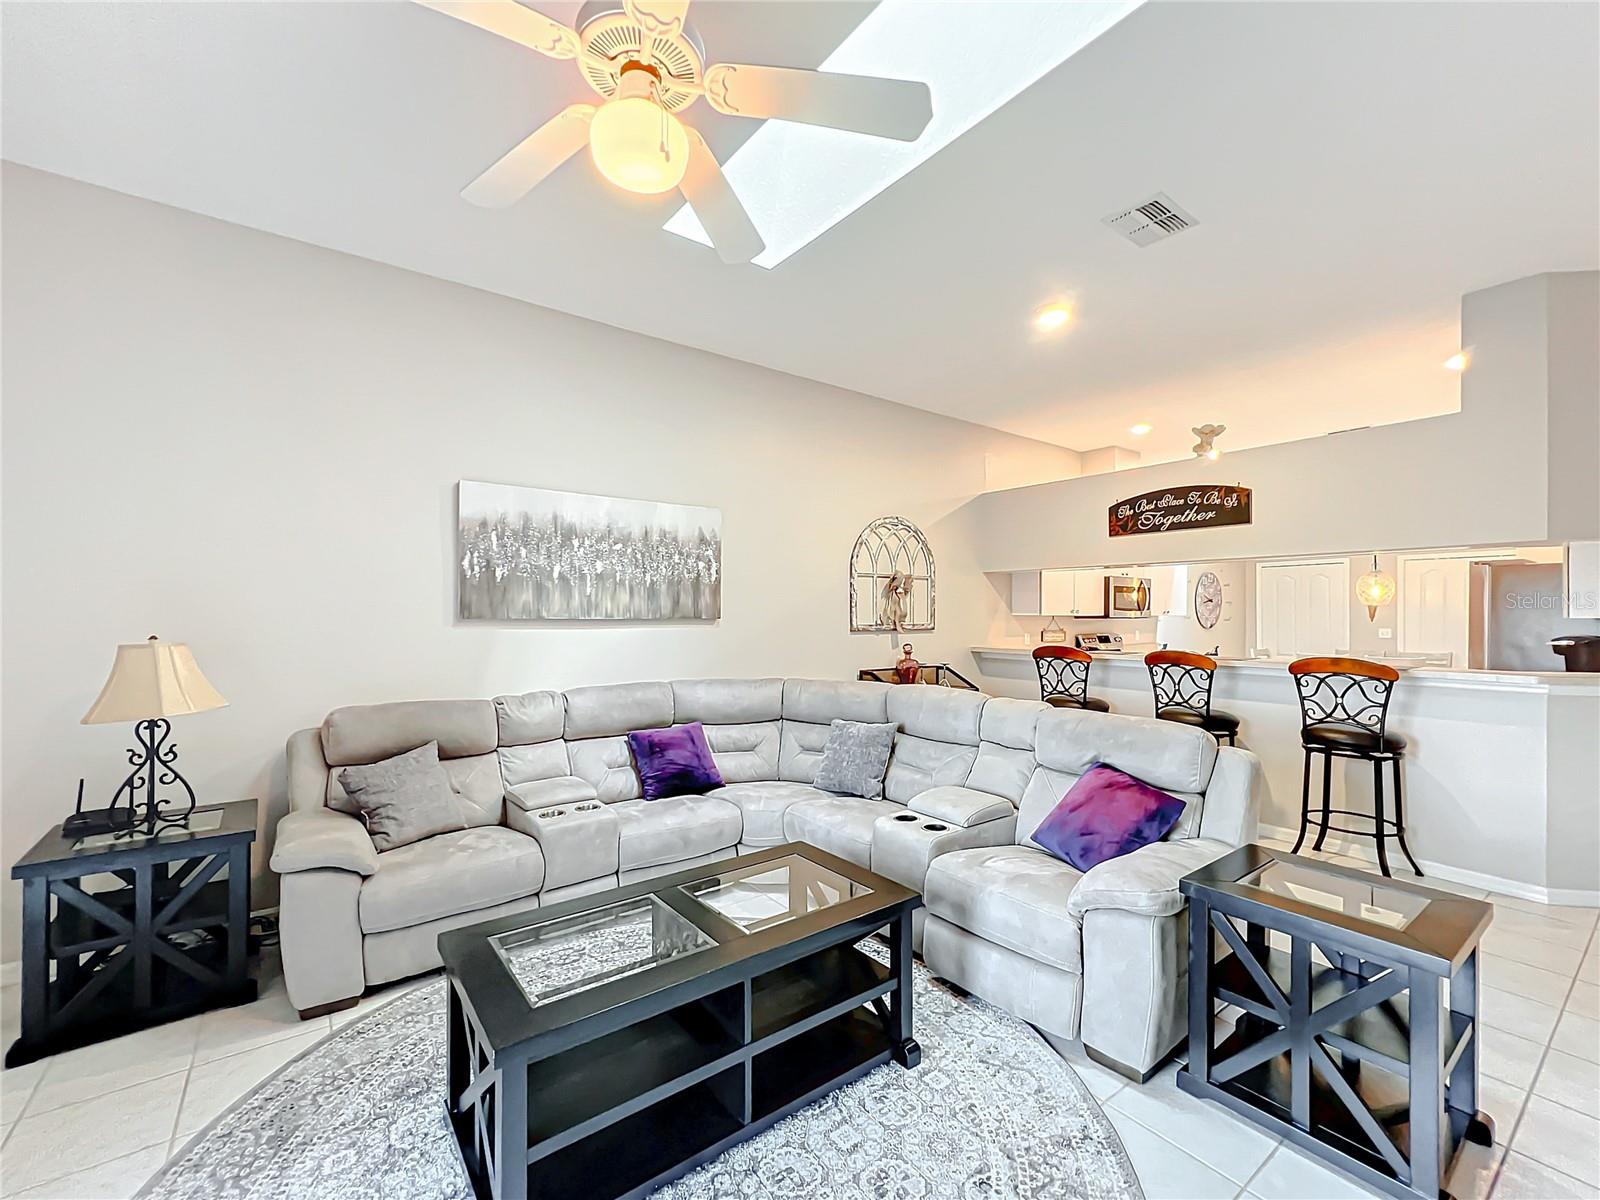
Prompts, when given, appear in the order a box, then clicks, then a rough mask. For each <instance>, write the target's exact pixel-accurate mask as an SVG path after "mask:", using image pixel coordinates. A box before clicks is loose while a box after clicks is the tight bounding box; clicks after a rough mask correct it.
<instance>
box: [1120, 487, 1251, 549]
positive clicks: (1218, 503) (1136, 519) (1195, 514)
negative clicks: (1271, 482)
mask: <svg viewBox="0 0 1600 1200" xmlns="http://www.w3.org/2000/svg"><path fill="white" fill-rule="evenodd" d="M1110 517H1111V536H1112V537H1127V536H1128V535H1129V534H1133V533H1170V532H1171V531H1173V530H1175V529H1215V528H1218V527H1220V526H1223V525H1248V524H1250V489H1249V488H1246V487H1228V486H1226V485H1224V484H1217V485H1214V486H1203V487H1179V488H1162V489H1161V490H1160V491H1158V492H1146V493H1145V494H1144V495H1142V496H1133V497H1131V498H1129V499H1127V500H1119V501H1117V503H1115V504H1113V505H1112V506H1111V509H1110Z"/></svg>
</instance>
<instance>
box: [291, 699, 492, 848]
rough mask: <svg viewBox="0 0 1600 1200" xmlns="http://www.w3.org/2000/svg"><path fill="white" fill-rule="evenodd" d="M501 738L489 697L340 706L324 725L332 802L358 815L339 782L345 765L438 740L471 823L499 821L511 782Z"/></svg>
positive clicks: (442, 762)
mask: <svg viewBox="0 0 1600 1200" xmlns="http://www.w3.org/2000/svg"><path fill="white" fill-rule="evenodd" d="M495 739H496V724H495V710H494V705H493V704H491V703H490V702H489V701H487V700H405V701H399V702H397V703H393V704H358V705H351V706H349V707H346V708H336V709H334V710H333V711H332V712H331V713H329V714H328V716H327V718H326V719H325V720H324V721H323V722H322V730H321V741H322V757H323V760H324V761H325V762H326V763H327V765H328V767H329V770H328V772H327V796H326V801H327V805H328V807H329V808H333V809H337V810H338V811H340V812H347V813H350V814H352V815H354V814H355V813H356V811H357V809H356V806H355V804H354V803H353V802H352V801H351V799H350V797H349V796H347V795H346V794H345V790H344V787H343V785H341V784H340V782H339V769H340V768H341V767H351V766H366V765H369V764H371V763H376V762H383V761H384V760H385V759H390V758H394V757H395V756H396V755H399V754H405V753H407V752H409V751H411V750H415V749H417V748H418V747H421V746H426V745H427V744H428V743H429V742H437V743H438V746H439V763H440V766H442V767H443V768H444V773H445V775H446V776H448V777H449V780H450V786H451V787H452V788H454V789H455V791H456V794H457V795H458V796H460V797H461V799H462V800H463V801H464V802H465V803H464V805H463V811H464V812H465V814H466V823H467V825H468V826H471V827H476V826H480V825H498V824H499V823H500V816H501V811H502V807H503V803H504V798H505V782H504V780H503V779H502V778H501V775H500V760H499V758H498V756H497V755H496V753H495Z"/></svg>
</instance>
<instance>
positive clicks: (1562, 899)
mask: <svg viewBox="0 0 1600 1200" xmlns="http://www.w3.org/2000/svg"><path fill="white" fill-rule="evenodd" d="M1299 832H1300V830H1299V828H1298V827H1296V828H1294V829H1287V828H1285V827H1283V826H1281V825H1267V824H1263V825H1262V826H1261V834H1262V836H1263V837H1271V838H1275V839H1277V840H1279V841H1287V842H1291V843H1292V842H1293V841H1294V839H1295V838H1296V836H1298V834H1299ZM1314 836H1315V833H1314V832H1312V833H1308V834H1306V841H1307V843H1309V842H1310V841H1311V840H1312V838H1313V837H1314ZM1322 848H1323V849H1324V850H1331V851H1333V853H1335V854H1345V855H1348V856H1349V857H1351V858H1359V859H1360V860H1361V861H1362V862H1367V863H1371V864H1372V865H1373V866H1377V865H1378V853H1377V850H1376V849H1375V848H1374V847H1373V844H1372V841H1371V839H1370V838H1350V837H1346V836H1344V835H1343V834H1329V835H1328V837H1327V838H1325V839H1324V840H1323V843H1322ZM1396 863H1399V864H1401V865H1404V863H1405V856H1404V855H1403V854H1401V853H1400V850H1399V848H1398V847H1396V848H1395V849H1394V850H1392V851H1391V852H1390V854H1389V865H1390V866H1391V867H1393V866H1395V864H1396ZM1417 865H1418V866H1420V867H1421V868H1422V870H1423V872H1424V873H1425V874H1427V875H1433V876H1437V877H1438V878H1439V879H1446V880H1449V881H1450V882H1451V883H1461V884H1465V885H1466V886H1467V887H1475V888H1482V889H1483V890H1484V891H1486V892H1499V893H1500V894H1501V895H1502V896H1516V897H1517V898H1518V899H1521V900H1533V901H1535V902H1537V903H1539V904H1562V905H1567V906H1569V907H1572V908H1600V891H1586V890H1583V889H1581V888H1547V887H1543V886H1541V885H1540V884H1537V883H1524V882H1522V881H1521V880H1520V879H1507V878H1505V877H1504V876H1502V875H1485V874H1483V873H1482V872H1480V871H1468V870H1466V869H1464V868H1462V867H1452V866H1451V865H1450V864H1449V863H1441V862H1433V861H1431V860H1429V859H1426V858H1419V859H1417ZM1422 882H1423V883H1427V880H1426V879H1424V880H1423V881H1422Z"/></svg>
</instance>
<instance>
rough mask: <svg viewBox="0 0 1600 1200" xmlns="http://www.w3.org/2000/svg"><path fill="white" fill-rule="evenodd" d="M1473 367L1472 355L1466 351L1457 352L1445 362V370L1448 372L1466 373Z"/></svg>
mask: <svg viewBox="0 0 1600 1200" xmlns="http://www.w3.org/2000/svg"><path fill="white" fill-rule="evenodd" d="M1471 365H1472V355H1471V354H1470V353H1469V352H1468V351H1466V350H1457V351H1456V352H1455V353H1454V354H1452V355H1451V356H1450V357H1449V358H1447V359H1445V360H1444V369H1445V370H1446V371H1465V370H1466V369H1467V368H1468V367H1469V366H1471Z"/></svg>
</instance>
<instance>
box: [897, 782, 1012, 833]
mask: <svg viewBox="0 0 1600 1200" xmlns="http://www.w3.org/2000/svg"><path fill="white" fill-rule="evenodd" d="M906 807H907V808H909V809H910V810H911V811H912V812H917V813H921V814H922V815H923V816H925V817H932V818H933V819H934V820H935V821H943V822H944V823H945V824H946V825H954V826H956V827H957V828H959V829H969V828H971V827H972V826H974V825H981V824H982V823H983V822H985V821H997V820H999V819H1000V818H1001V817H1014V816H1016V813H1017V810H1016V808H1014V807H1013V806H1012V803H1011V801H1009V800H1007V799H1006V798H1005V797H1004V796H996V795H994V794H993V793H992V792H980V791H978V790H977V789H975V788H966V787H953V786H950V785H945V786H942V787H932V788H929V789H928V790H927V791H925V792H921V793H919V794H918V795H917V796H916V797H914V798H913V799H912V801H911V803H909V804H907V805H906Z"/></svg>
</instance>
